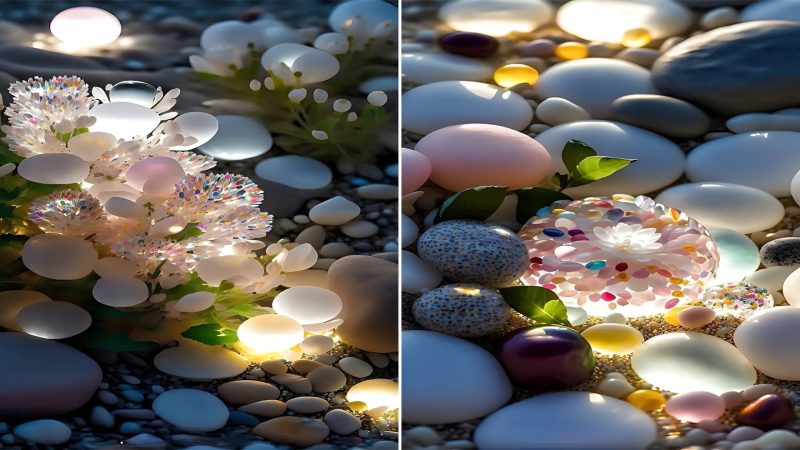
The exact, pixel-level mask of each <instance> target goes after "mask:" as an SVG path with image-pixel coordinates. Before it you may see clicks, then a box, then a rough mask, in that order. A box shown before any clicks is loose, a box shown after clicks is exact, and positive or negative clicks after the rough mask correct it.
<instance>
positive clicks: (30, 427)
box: [14, 419, 72, 445]
mask: <svg viewBox="0 0 800 450" xmlns="http://www.w3.org/2000/svg"><path fill="white" fill-rule="evenodd" d="M14 434H15V435H17V437H18V438H20V439H22V440H23V441H25V442H30V443H33V444H42V445H58V444H63V443H65V442H67V441H69V439H70V438H71V437H72V430H70V429H69V427H68V426H67V425H66V424H64V422H59V421H58V420H52V419H41V420H33V421H31V422H25V423H22V424H19V425H17V426H16V427H15V428H14Z"/></svg>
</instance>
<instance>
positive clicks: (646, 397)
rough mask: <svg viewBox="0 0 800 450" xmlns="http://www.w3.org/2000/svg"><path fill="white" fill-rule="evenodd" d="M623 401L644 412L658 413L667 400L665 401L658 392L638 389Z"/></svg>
mask: <svg viewBox="0 0 800 450" xmlns="http://www.w3.org/2000/svg"><path fill="white" fill-rule="evenodd" d="M625 400H627V401H628V403H630V404H631V405H633V406H635V407H637V408H639V409H641V410H642V411H644V412H653V411H658V410H659V409H661V408H663V407H664V404H665V403H666V402H667V399H665V398H664V396H663V395H661V393H660V392H658V391H652V390H650V389H640V390H638V391H634V392H631V393H630V394H628V396H627V397H626V398H625Z"/></svg>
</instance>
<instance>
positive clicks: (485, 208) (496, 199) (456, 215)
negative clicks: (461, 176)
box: [436, 186, 508, 222]
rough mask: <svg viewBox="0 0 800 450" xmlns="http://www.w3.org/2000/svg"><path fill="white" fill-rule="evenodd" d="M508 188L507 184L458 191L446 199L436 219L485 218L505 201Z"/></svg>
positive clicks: (438, 220)
mask: <svg viewBox="0 0 800 450" xmlns="http://www.w3.org/2000/svg"><path fill="white" fill-rule="evenodd" d="M506 192H508V188H507V187H505V186H478V187H474V188H470V189H466V190H463V191H461V192H457V193H455V194H453V195H451V196H450V197H448V198H447V200H445V201H444V203H443V204H442V206H441V208H439V214H438V215H437V216H436V221H437V222H441V221H443V220H453V219H475V220H485V219H486V218H487V217H489V216H491V215H492V213H494V212H495V211H497V208H499V207H500V205H501V204H502V203H503V199H505V197H506Z"/></svg>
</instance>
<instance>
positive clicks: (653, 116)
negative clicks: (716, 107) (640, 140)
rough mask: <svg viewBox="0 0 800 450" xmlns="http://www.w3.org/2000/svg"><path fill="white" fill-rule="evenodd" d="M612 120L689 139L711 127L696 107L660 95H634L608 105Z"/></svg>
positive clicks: (705, 116) (701, 111) (706, 117)
mask: <svg viewBox="0 0 800 450" xmlns="http://www.w3.org/2000/svg"><path fill="white" fill-rule="evenodd" d="M611 114H612V115H613V116H614V119H615V120H619V121H620V122H624V123H627V124H631V125H635V126H637V127H640V128H644V129H646V130H650V131H653V132H656V133H658V134H660V135H662V136H666V137H670V138H677V139H691V138H695V137H699V136H702V135H704V134H706V133H707V132H708V129H709V128H710V127H711V119H709V117H708V115H707V114H706V113H704V112H703V110H701V109H700V108H698V107H696V106H694V105H692V104H691V103H688V102H685V101H683V100H678V99H677V98H672V97H665V96H663V95H646V94H634V95H626V96H624V97H620V98H618V99H616V100H615V101H614V103H612V104H611Z"/></svg>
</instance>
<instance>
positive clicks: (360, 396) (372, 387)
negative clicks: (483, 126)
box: [347, 378, 400, 411]
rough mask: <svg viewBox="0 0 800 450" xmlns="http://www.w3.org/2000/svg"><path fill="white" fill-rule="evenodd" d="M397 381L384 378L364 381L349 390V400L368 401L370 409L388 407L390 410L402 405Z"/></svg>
mask: <svg viewBox="0 0 800 450" xmlns="http://www.w3.org/2000/svg"><path fill="white" fill-rule="evenodd" d="M398 391H399V389H398V385H397V383H396V382H394V381H392V380H386V379H383V378H375V379H372V380H366V381H362V382H360V383H358V384H356V385H355V386H353V387H351V388H350V390H349V391H347V401H348V402H363V403H366V405H367V408H368V409H374V408H379V407H382V406H383V407H386V408H387V409H388V410H389V411H391V410H393V409H396V408H398V407H399V406H400V397H399V392H398Z"/></svg>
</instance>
